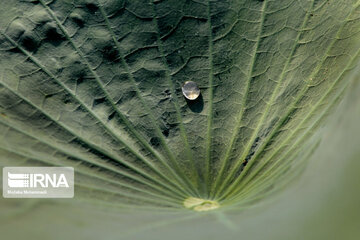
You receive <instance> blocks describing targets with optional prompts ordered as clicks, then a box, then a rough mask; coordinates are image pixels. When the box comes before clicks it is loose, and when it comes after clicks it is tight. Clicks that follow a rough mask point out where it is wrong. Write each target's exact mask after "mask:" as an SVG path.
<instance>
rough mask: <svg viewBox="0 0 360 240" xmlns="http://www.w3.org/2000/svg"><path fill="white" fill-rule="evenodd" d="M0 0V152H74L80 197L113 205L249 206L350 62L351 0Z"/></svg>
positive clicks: (318, 119) (353, 62)
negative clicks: (193, 94) (190, 92)
mask: <svg viewBox="0 0 360 240" xmlns="http://www.w3.org/2000/svg"><path fill="white" fill-rule="evenodd" d="M2 4H3V6H2V8H1V10H0V16H1V23H0V31H1V34H0V132H1V133H2V134H1V137H0V163H1V164H2V165H4V166H9V165H11V166H15V165H18V166H34V165H35V166H37V165H38V166H44V165H46V166H73V167H74V168H75V171H76V191H75V196H76V198H77V199H79V200H81V201H91V202H98V203H100V204H101V205H110V206H111V207H121V208H131V209H133V208H135V209H143V208H144V209H154V210H160V209H162V210H167V209H172V210H176V209H179V210H182V209H187V208H186V207H187V205H186V204H187V203H188V202H189V199H190V200H191V199H198V200H199V202H200V203H201V204H203V203H205V204H208V203H211V204H213V205H212V206H216V208H217V207H218V206H220V207H219V209H221V208H222V207H223V208H229V209H233V208H236V209H238V208H240V209H241V208H243V207H246V206H248V205H252V204H253V203H254V202H256V201H258V200H259V199H262V198H264V197H265V196H266V195H268V194H270V193H272V192H274V191H276V190H278V189H281V188H282V187H283V186H284V185H286V183H288V182H289V181H290V180H291V179H293V178H294V177H295V176H297V175H298V174H299V173H300V172H301V171H302V169H303V167H304V166H305V163H306V160H307V159H309V157H310V155H311V154H312V153H313V151H314V150H315V149H316V147H317V146H318V143H319V138H320V137H321V134H315V133H318V132H319V131H318V129H319V127H320V126H322V124H323V120H324V119H325V118H326V117H327V115H329V113H330V112H331V111H332V109H333V107H334V106H336V105H337V103H338V102H339V101H340V100H341V98H342V96H343V94H344V92H345V90H346V88H347V86H348V84H349V83H350V82H351V80H352V79H354V76H355V74H357V70H356V68H355V66H357V64H358V62H359V50H360V40H359V39H360V31H359V29H360V18H359V14H360V2H359V1H355V0H341V1H335V0H334V1H332V0H329V1H325V0H323V1H315V0H312V1H293V0H291V1H290V0H285V1H270V0H264V1H258V0H251V1H249V0H237V1H230V0H228V1H178V0H168V1H157V0H156V1H144V0H132V1H125V0H124V1H119V0H108V1H105V0H101V1H100V0H99V1H95V0H94V1H90V0H83V1H74V2H73V1H68V0H67V1H65V0H62V1H46V0H39V1H9V2H6V3H2ZM189 80H191V81H194V82H196V83H197V84H198V86H199V87H200V89H201V95H200V97H199V98H198V99H197V100H195V101H187V100H186V99H185V98H184V96H182V92H181V86H182V85H183V84H184V82H185V81H189ZM184 204H185V206H184ZM199 206H200V205H199ZM201 206H202V205H201ZM195 208H196V207H195ZM195 208H193V209H195ZM209 209H214V208H212V207H210V208H209Z"/></svg>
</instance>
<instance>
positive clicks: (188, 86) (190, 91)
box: [182, 81, 200, 100]
mask: <svg viewBox="0 0 360 240" xmlns="http://www.w3.org/2000/svg"><path fill="white" fill-rule="evenodd" d="M182 93H183V95H184V96H185V97H186V98H187V99H189V100H195V99H197V98H198V97H199V95H200V89H199V87H198V86H197V84H196V82H193V81H186V82H185V84H184V86H183V87H182Z"/></svg>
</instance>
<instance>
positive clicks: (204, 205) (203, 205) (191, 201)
mask: <svg viewBox="0 0 360 240" xmlns="http://www.w3.org/2000/svg"><path fill="white" fill-rule="evenodd" d="M184 207H186V208H188V209H192V210H194V211H197V212H204V211H209V210H214V209H217V208H219V207H220V205H219V203H218V202H216V201H213V200H206V199H201V198H194V197H189V198H187V199H185V201H184Z"/></svg>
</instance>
